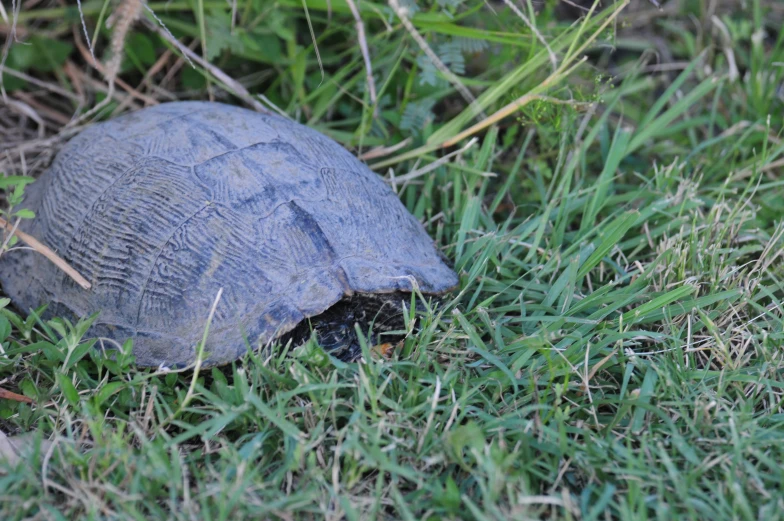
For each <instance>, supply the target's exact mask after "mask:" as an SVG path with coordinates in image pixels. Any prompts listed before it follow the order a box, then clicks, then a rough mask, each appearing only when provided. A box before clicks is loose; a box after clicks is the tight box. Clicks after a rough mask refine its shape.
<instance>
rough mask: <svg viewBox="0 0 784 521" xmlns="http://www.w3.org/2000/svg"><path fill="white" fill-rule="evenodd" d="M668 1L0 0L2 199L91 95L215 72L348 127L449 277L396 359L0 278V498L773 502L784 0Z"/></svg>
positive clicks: (305, 509)
mask: <svg viewBox="0 0 784 521" xmlns="http://www.w3.org/2000/svg"><path fill="white" fill-rule="evenodd" d="M661 3H662V4H663V7H662V9H661V10H659V9H657V8H655V7H653V6H652V5H649V2H642V1H634V2H631V4H630V5H629V2H622V1H616V2H608V1H605V2H604V4H605V5H603V6H596V8H594V9H591V5H592V2H578V1H574V2H558V1H555V0H548V1H533V2H511V1H509V2H506V1H492V2H484V1H473V0H466V1H460V0H438V1H434V2H429V1H428V2H417V3H416V4H415V3H413V2H403V1H401V0H390V2H389V3H388V4H385V3H383V2H370V1H362V2H358V3H357V4H356V5H355V4H354V2H347V1H346V0H332V1H329V2H328V1H325V0H307V1H306V2H300V1H295V0H278V1H277V2H267V1H266V0H252V1H247V2H224V1H212V0H193V1H183V2H176V1H172V2H152V3H149V4H146V6H145V5H142V4H138V3H136V1H126V0H124V1H122V2H119V3H118V2H106V3H104V2H101V1H93V0H89V1H83V2H81V10H80V9H78V8H77V6H76V5H71V3H67V4H66V3H60V2H56V1H48V0H43V1H37V0H27V1H23V2H21V3H19V5H17V4H11V5H9V4H8V2H5V3H3V4H2V5H3V7H4V9H3V11H0V29H2V33H3V35H4V36H5V38H6V42H7V44H6V45H5V47H4V52H3V60H4V64H5V67H4V70H3V75H2V78H3V86H4V94H3V95H4V97H3V100H4V103H3V104H2V105H0V121H1V122H2V123H1V124H0V150H1V151H2V158H1V159H0V160H1V161H2V163H0V171H2V173H3V174H4V175H5V176H6V177H4V178H0V189H3V190H4V191H5V192H4V193H5V198H4V210H3V211H4V213H3V215H2V216H3V217H4V218H6V219H7V220H9V221H11V222H13V221H14V220H15V219H16V218H17V217H24V218H29V217H31V216H30V215H29V214H28V213H26V212H24V201H23V200H22V198H21V191H19V189H18V188H16V187H18V186H19V185H21V184H24V182H25V181H24V180H23V179H21V178H20V177H18V176H22V175H27V176H32V177H35V176H36V175H38V174H39V173H40V172H41V170H42V169H43V168H45V165H46V164H47V162H48V161H49V160H51V156H52V154H53V153H55V152H56V150H57V147H58V146H59V145H60V144H61V143H62V141H63V140H64V139H65V138H67V137H68V136H69V135H70V134H72V133H73V132H74V131H76V130H78V128H79V127H80V126H82V125H85V124H89V122H90V121H92V120H94V119H104V118H108V117H111V115H113V114H116V113H121V112H126V111H132V110H137V109H138V108H141V107H143V106H145V105H149V104H152V103H157V102H161V101H166V100H171V99H216V100H222V101H227V102H230V103H235V104H238V105H243V106H247V107H250V108H255V109H257V110H274V111H282V112H285V113H286V114H288V115H290V116H291V117H294V118H295V119H297V120H298V121H301V122H303V123H305V124H308V125H310V126H311V127H313V128H316V129H318V130H320V131H322V132H324V133H326V134H328V135H330V136H331V137H333V138H334V139H336V140H337V141H339V142H340V143H341V144H343V145H344V146H345V147H347V148H348V149H350V150H351V151H352V152H353V153H355V154H356V155H358V156H360V157H362V158H363V159H364V160H365V161H366V162H367V163H368V164H369V165H370V166H371V167H372V168H373V169H374V170H375V171H376V172H378V174H379V175H381V176H384V177H385V179H387V180H388V181H389V183H390V184H391V185H392V186H393V188H394V189H395V190H396V192H397V193H398V194H399V196H400V198H401V200H402V201H403V202H404V203H405V204H406V206H407V207H408V208H409V209H410V210H411V211H412V213H413V214H414V215H415V216H417V217H418V218H419V219H420V220H421V221H422V222H423V223H424V224H425V226H426V227H427V230H428V232H429V233H430V234H431V236H432V237H433V239H434V240H435V241H436V243H437V244H438V246H439V247H440V248H441V250H442V251H443V253H444V254H445V255H446V257H447V258H449V259H450V260H451V261H452V262H454V263H455V266H456V269H457V270H458V272H459V274H460V277H461V285H460V289H459V290H458V291H457V292H455V294H453V295H452V296H451V297H450V298H448V299H447V300H445V301H444V302H443V303H442V304H441V306H439V307H436V308H433V309H432V310H431V311H429V312H427V313H425V315H424V316H422V317H418V318H416V320H417V321H418V326H419V328H418V329H419V331H418V332H417V333H415V334H411V335H409V336H408V338H406V340H405V343H404V345H403V346H402V347H401V348H400V349H399V350H397V351H394V352H392V353H391V354H390V358H383V357H381V356H377V355H376V354H375V353H373V352H371V351H370V350H365V353H364V357H363V359H362V360H361V361H360V362H358V363H354V364H346V363H342V362H340V361H339V360H336V359H334V358H330V357H328V356H326V355H325V354H324V352H323V351H322V350H321V349H320V348H319V346H317V345H314V344H306V345H304V346H302V347H300V348H296V349H289V350H285V349H283V348H278V349H273V350H270V351H263V352H260V353H249V354H248V355H247V356H246V357H244V358H243V359H242V360H240V361H238V362H237V363H236V364H234V365H232V366H229V367H226V368H222V369H205V370H200V371H193V370H189V371H182V372H168V373H164V372H158V371H153V370H140V369H137V368H135V367H134V365H133V361H132V358H131V357H127V356H126V357H120V358H119V359H117V360H110V359H107V358H106V357H105V356H103V355H102V354H101V352H100V350H97V349H95V348H94V345H93V343H92V342H91V341H90V340H89V339H87V338H84V336H83V335H84V330H85V326H86V322H80V323H79V324H68V323H63V322H61V321H57V320H54V321H49V322H43V321H39V320H36V317H35V316H34V315H30V316H28V314H27V313H20V312H19V310H14V309H13V308H12V307H11V305H10V304H9V303H8V302H7V301H5V300H3V301H0V306H3V309H2V311H0V312H1V313H2V314H0V342H2V343H1V344H0V345H1V346H2V351H0V389H2V390H4V391H7V392H10V393H15V394H7V393H6V394H4V396H6V397H10V399H0V433H2V434H3V435H4V436H5V435H7V436H9V437H10V438H9V439H11V440H13V441H15V442H16V444H17V445H16V449H13V451H15V453H17V454H22V458H21V459H19V460H17V461H16V462H12V463H9V462H7V461H6V463H3V464H0V518H1V519H14V520H16V519H46V520H48V519H183V520H185V519H187V520H192V519H232V520H240V519H260V518H264V519H278V518H279V519H310V518H314V519H315V518H317V519H323V518H328V519H352V520H353V519H472V520H473V519H476V520H496V519H497V520H501V519H585V520H604V519H634V520H637V519H640V520H643V519H662V520H665V519H694V520H703V519H710V520H713V521H716V520H723V519H743V520H746V519H748V520H756V519H765V520H773V519H781V518H782V517H784V514H782V512H784V493H783V492H782V490H781V483H782V482H784V475H783V474H784V473H783V472H782V468H781V465H780V462H781V461H782V458H784V411H782V400H784V383H782V382H783V381H784V380H783V379H782V371H783V370H784V350H782V344H783V343H784V330H783V328H782V309H781V300H782V295H784V286H783V284H784V283H783V282H782V278H783V277H784V268H782V251H783V250H782V245H783V244H784V223H783V222H782V216H783V215H784V203H783V202H782V201H784V181H782V180H781V173H782V169H783V168H784V159H782V158H783V157H784V133H783V132H782V130H783V129H784V32H782V31H781V27H782V20H783V19H784V8H783V7H782V5H781V3H780V2H777V1H774V0H746V1H745V2H741V1H726V2H725V1H721V2H712V1H709V0H670V1H668V2H661ZM352 12H355V13H356V15H357V17H358V18H359V19H360V20H361V24H362V29H363V30H362V31H359V29H358V27H357V24H356V23H355V17H354V16H353V15H352ZM153 13H154V15H153ZM107 21H110V22H111V24H110V27H107V23H106V22H107ZM162 27H165V29H163V28H162ZM85 33H86V34H87V37H85ZM88 41H89V44H88V43H87V42H88ZM172 42H179V43H176V44H175V43H172ZM314 42H315V43H314ZM91 53H92V54H94V56H95V60H94V59H93V58H92V56H91ZM183 55H185V56H186V57H187V59H184V58H182V56H183ZM365 56H367V64H366V60H365ZM368 77H371V78H372V82H371V81H368ZM112 80H114V81H112ZM112 83H113V84H114V87H113V88H110V87H109V85H110V84H112ZM107 94H109V95H110V97H109V98H108V101H106V102H102V101H103V100H104V99H107V98H106V96H107ZM96 106H98V107H99V109H98V110H92V111H91V109H93V108H94V107H96ZM85 114H86V116H85ZM80 115H81V118H82V119H79V120H76V118H80ZM9 204H12V205H13V207H12V208H10V209H9ZM20 211H21V213H19V212H20ZM3 255H13V251H7V252H4V253H3ZM28 402H29V403H28ZM0 441H2V440H0ZM6 441H7V440H6ZM3 446H4V445H3V444H2V443H0V450H3V449H2V447H3ZM6 452H8V451H6Z"/></svg>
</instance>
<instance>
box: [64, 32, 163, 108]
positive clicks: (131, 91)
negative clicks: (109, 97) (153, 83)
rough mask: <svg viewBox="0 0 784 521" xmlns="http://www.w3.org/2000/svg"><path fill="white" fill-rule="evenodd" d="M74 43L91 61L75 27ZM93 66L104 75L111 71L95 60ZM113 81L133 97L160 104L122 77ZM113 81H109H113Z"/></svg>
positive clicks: (148, 102) (151, 103)
mask: <svg viewBox="0 0 784 521" xmlns="http://www.w3.org/2000/svg"><path fill="white" fill-rule="evenodd" d="M74 44H75V45H76V48H77V49H79V53H80V54H81V55H82V57H83V58H84V59H85V61H88V62H89V61H91V59H90V51H89V50H88V49H87V47H85V46H84V42H83V41H82V36H81V35H80V34H79V32H78V31H77V30H76V29H74ZM93 67H95V69H96V70H97V71H98V72H100V73H101V74H102V75H103V76H104V77H109V72H110V71H107V70H106V67H104V66H103V65H102V64H101V62H95V63H94V64H93ZM111 81H114V83H116V84H117V86H119V87H120V88H121V89H122V90H124V91H125V92H127V93H128V94H130V95H131V96H132V97H134V98H136V99H138V100H139V101H143V102H144V103H145V104H146V105H157V104H158V100H157V99H155V98H151V97H149V96H145V95H144V94H142V93H141V92H139V91H138V90H136V89H134V88H133V87H131V86H130V85H128V84H127V83H125V82H124V81H123V80H121V79H120V78H114V79H113V80H111ZM111 81H110V82H109V83H111Z"/></svg>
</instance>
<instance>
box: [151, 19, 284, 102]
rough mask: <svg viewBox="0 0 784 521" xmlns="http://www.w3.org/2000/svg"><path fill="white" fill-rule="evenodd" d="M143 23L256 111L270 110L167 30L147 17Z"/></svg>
mask: <svg viewBox="0 0 784 521" xmlns="http://www.w3.org/2000/svg"><path fill="white" fill-rule="evenodd" d="M144 23H145V25H146V26H147V28H148V29H150V30H151V31H155V32H156V33H157V34H158V36H160V37H161V38H163V39H164V40H166V41H167V42H169V43H171V44H172V45H174V46H175V47H176V48H177V49H178V50H179V51H180V52H181V53H182V54H183V55H185V57H186V58H188V59H190V60H192V61H194V62H196V63H198V64H199V65H200V66H201V67H204V68H205V69H206V70H207V71H209V73H210V74H212V75H213V76H214V77H215V79H217V80H218V81H220V82H221V83H223V84H224V85H225V86H226V88H227V89H229V90H230V91H232V92H234V94H236V95H237V96H238V97H240V98H241V99H242V100H243V101H245V103H247V104H248V105H250V106H251V107H253V108H254V109H255V110H256V111H258V112H262V113H264V114H270V111H269V110H267V109H266V108H265V107H264V105H262V104H261V103H259V102H258V101H257V100H255V99H254V98H253V96H251V95H250V92H248V89H246V88H245V87H243V86H242V85H241V84H240V83H239V82H238V81H237V80H235V79H233V78H231V77H229V76H228V75H227V74H226V73H225V72H223V71H222V70H220V69H219V68H218V67H216V66H214V65H213V64H211V63H210V62H208V61H207V60H205V59H203V58H202V57H201V56H199V55H198V54H196V53H195V52H193V51H191V50H190V49H188V48H187V47H185V46H183V45H182V44H180V42H178V41H177V39H176V38H174V37H173V36H172V35H171V34H170V33H169V32H168V31H166V30H165V29H163V28H161V27H159V26H158V25H156V24H154V23H152V21H150V20H148V19H146V18H145V19H144Z"/></svg>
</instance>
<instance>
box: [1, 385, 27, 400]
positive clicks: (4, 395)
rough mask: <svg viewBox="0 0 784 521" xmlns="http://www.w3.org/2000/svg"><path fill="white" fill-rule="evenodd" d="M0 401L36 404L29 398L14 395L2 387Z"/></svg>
mask: <svg viewBox="0 0 784 521" xmlns="http://www.w3.org/2000/svg"><path fill="white" fill-rule="evenodd" d="M0 400H13V401H15V402H22V403H34V402H33V400H31V399H30V398H28V397H27V396H22V395H21V394H16V393H12V392H11V391H7V390H5V389H3V388H2V387H0Z"/></svg>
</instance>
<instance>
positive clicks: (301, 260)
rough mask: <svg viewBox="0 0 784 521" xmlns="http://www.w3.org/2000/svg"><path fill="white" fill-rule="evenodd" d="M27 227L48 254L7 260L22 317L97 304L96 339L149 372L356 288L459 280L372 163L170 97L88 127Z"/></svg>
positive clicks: (296, 132) (240, 344)
mask: <svg viewBox="0 0 784 521" xmlns="http://www.w3.org/2000/svg"><path fill="white" fill-rule="evenodd" d="M27 193H28V195H27V199H26V201H25V203H24V205H23V206H24V207H26V208H30V209H31V210H33V211H35V212H36V218H35V219H33V220H31V221H27V222H26V223H25V226H23V227H22V229H23V230H25V231H27V232H28V233H30V234H31V235H33V236H34V237H36V238H38V239H39V240H41V241H42V242H43V243H44V244H46V245H47V246H49V247H50V248H52V249H53V250H55V251H56V252H57V253H58V254H59V255H60V256H62V257H63V259H64V260H65V261H66V262H67V263H69V264H70V265H71V266H72V267H74V268H75V269H76V270H77V271H78V272H79V273H81V274H82V275H83V276H85V277H86V278H87V279H88V280H89V281H90V283H91V284H92V288H91V289H89V290H84V289H82V288H81V287H79V286H78V285H77V284H76V283H75V282H74V281H73V280H72V279H70V278H69V277H68V276H67V275H66V274H64V273H63V272H62V271H60V270H58V269H57V268H56V267H55V266H54V265H53V264H51V263H50V262H49V261H48V260H46V259H45V258H44V257H43V256H41V255H39V254H36V253H34V252H31V251H23V250H17V251H12V252H10V253H8V254H5V255H3V257H2V258H1V260H0V283H2V285H3V289H4V292H5V293H6V294H7V295H8V296H9V297H11V299H12V301H13V302H15V304H16V305H17V306H18V307H20V308H21V309H22V310H23V311H25V312H26V311H29V310H30V309H32V308H34V307H36V306H39V305H41V304H47V303H48V304H49V308H48V309H49V312H50V314H51V315H56V316H76V317H85V316H88V315H91V314H93V313H96V312H99V315H98V318H97V319H96V321H95V322H94V323H93V326H92V328H91V331H90V335H91V336H97V337H101V338H108V339H113V340H115V341H117V342H122V341H123V340H125V339H127V338H133V339H134V342H133V351H134V355H135V357H136V361H137V363H138V364H139V365H143V366H160V365H164V366H169V367H178V366H180V367H181V366H183V365H187V364H189V363H191V362H193V361H194V359H195V353H196V351H195V350H196V347H197V345H198V343H199V342H200V341H201V340H202V338H203V335H204V331H205V326H206V324H207V319H208V316H209V315H210V310H211V308H212V306H213V304H214V302H215V301H216V297H217V295H218V293H219V291H221V296H220V299H219V300H218V301H217V302H218V303H217V307H216V308H215V313H214V316H213V318H212V321H211V322H210V327H209V335H208V337H207V342H206V346H205V350H206V352H207V354H208V359H207V362H206V363H207V364H209V365H217V364H221V363H227V362H230V361H232V360H235V359H236V358H238V357H239V356H241V355H242V354H244V353H245V352H247V349H248V346H249V345H250V346H253V347H256V346H259V345H262V344H265V343H267V342H269V341H271V340H274V339H275V338H277V337H279V336H281V335H283V334H285V333H286V332H288V331H291V330H292V329H293V328H294V327H295V326H296V325H297V324H299V323H300V322H301V321H303V320H304V319H305V318H308V317H314V316H317V315H319V314H321V313H323V312H324V311H325V310H327V309H329V308H330V307H331V306H333V305H334V304H336V303H337V302H339V301H340V300H341V299H342V298H344V297H346V296H350V295H352V294H355V293H370V294H375V293H389V292H394V291H404V292H407V291H412V289H413V288H414V286H415V285H416V286H417V287H418V288H419V289H420V290H421V291H422V292H423V293H425V294H441V293H444V292H446V291H449V290H450V289H452V288H454V287H455V286H456V284H457V276H456V274H455V273H454V272H453V271H452V269H450V268H449V267H448V266H447V265H446V264H445V263H444V261H443V259H442V257H441V255H440V254H439V252H438V251H437V249H436V248H435V246H434V244H433V242H432V240H431V238H430V237H429V236H428V235H427V233H426V232H425V230H424V228H423V227H422V225H421V224H420V223H419V222H418V221H417V220H416V219H415V218H414V217H413V216H412V215H411V214H410V213H409V212H408V211H407V210H406V209H405V207H404V206H403V205H402V204H401V202H400V200H399V199H398V198H397V196H396V195H395V194H394V192H393V191H392V190H391V189H390V188H389V187H388V186H387V185H386V184H385V183H384V182H383V180H382V179H380V178H379V177H378V176H377V175H376V174H374V173H373V172H372V171H371V170H370V169H369V168H368V167H367V166H365V165H364V164H363V163H362V162H360V161H359V160H358V159H356V158H355V157H354V156H352V155H351V154H350V153H349V152H348V151H346V150H345V149H344V148H343V147H341V146H340V145H338V144H337V143H336V142H334V141H332V140H331V139H329V138H327V137H326V136H324V135H323V134H321V133H319V132H316V131H314V130H312V129H310V128H308V127H305V126H303V125H300V124H298V123H295V122H292V121H290V120H288V119H285V118H282V117H278V116H273V115H266V114H259V113H256V112H252V111H249V110H246V109H242V108H238V107H233V106H229V105H224V104H220V103H207V102H173V103H165V104H161V105H157V106H154V107H150V108H146V109H143V110H139V111H137V112H134V113H131V114H128V115H124V116H121V117H118V118H116V119H113V120H110V121H107V122H104V123H99V124H96V125H93V126H91V127H89V128H87V129H86V130H84V131H83V132H81V133H80V134H79V135H77V136H76V137H75V138H73V139H72V140H71V141H70V142H69V143H68V144H67V145H66V146H65V147H63V149H62V150H61V151H60V152H59V153H58V155H57V156H56V158H55V160H54V162H53V163H52V165H51V166H50V168H49V169H48V170H47V171H46V172H45V173H44V174H43V175H42V176H41V178H40V179H39V180H38V181H36V182H35V183H33V184H32V185H30V186H29V187H28V191H27Z"/></svg>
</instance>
